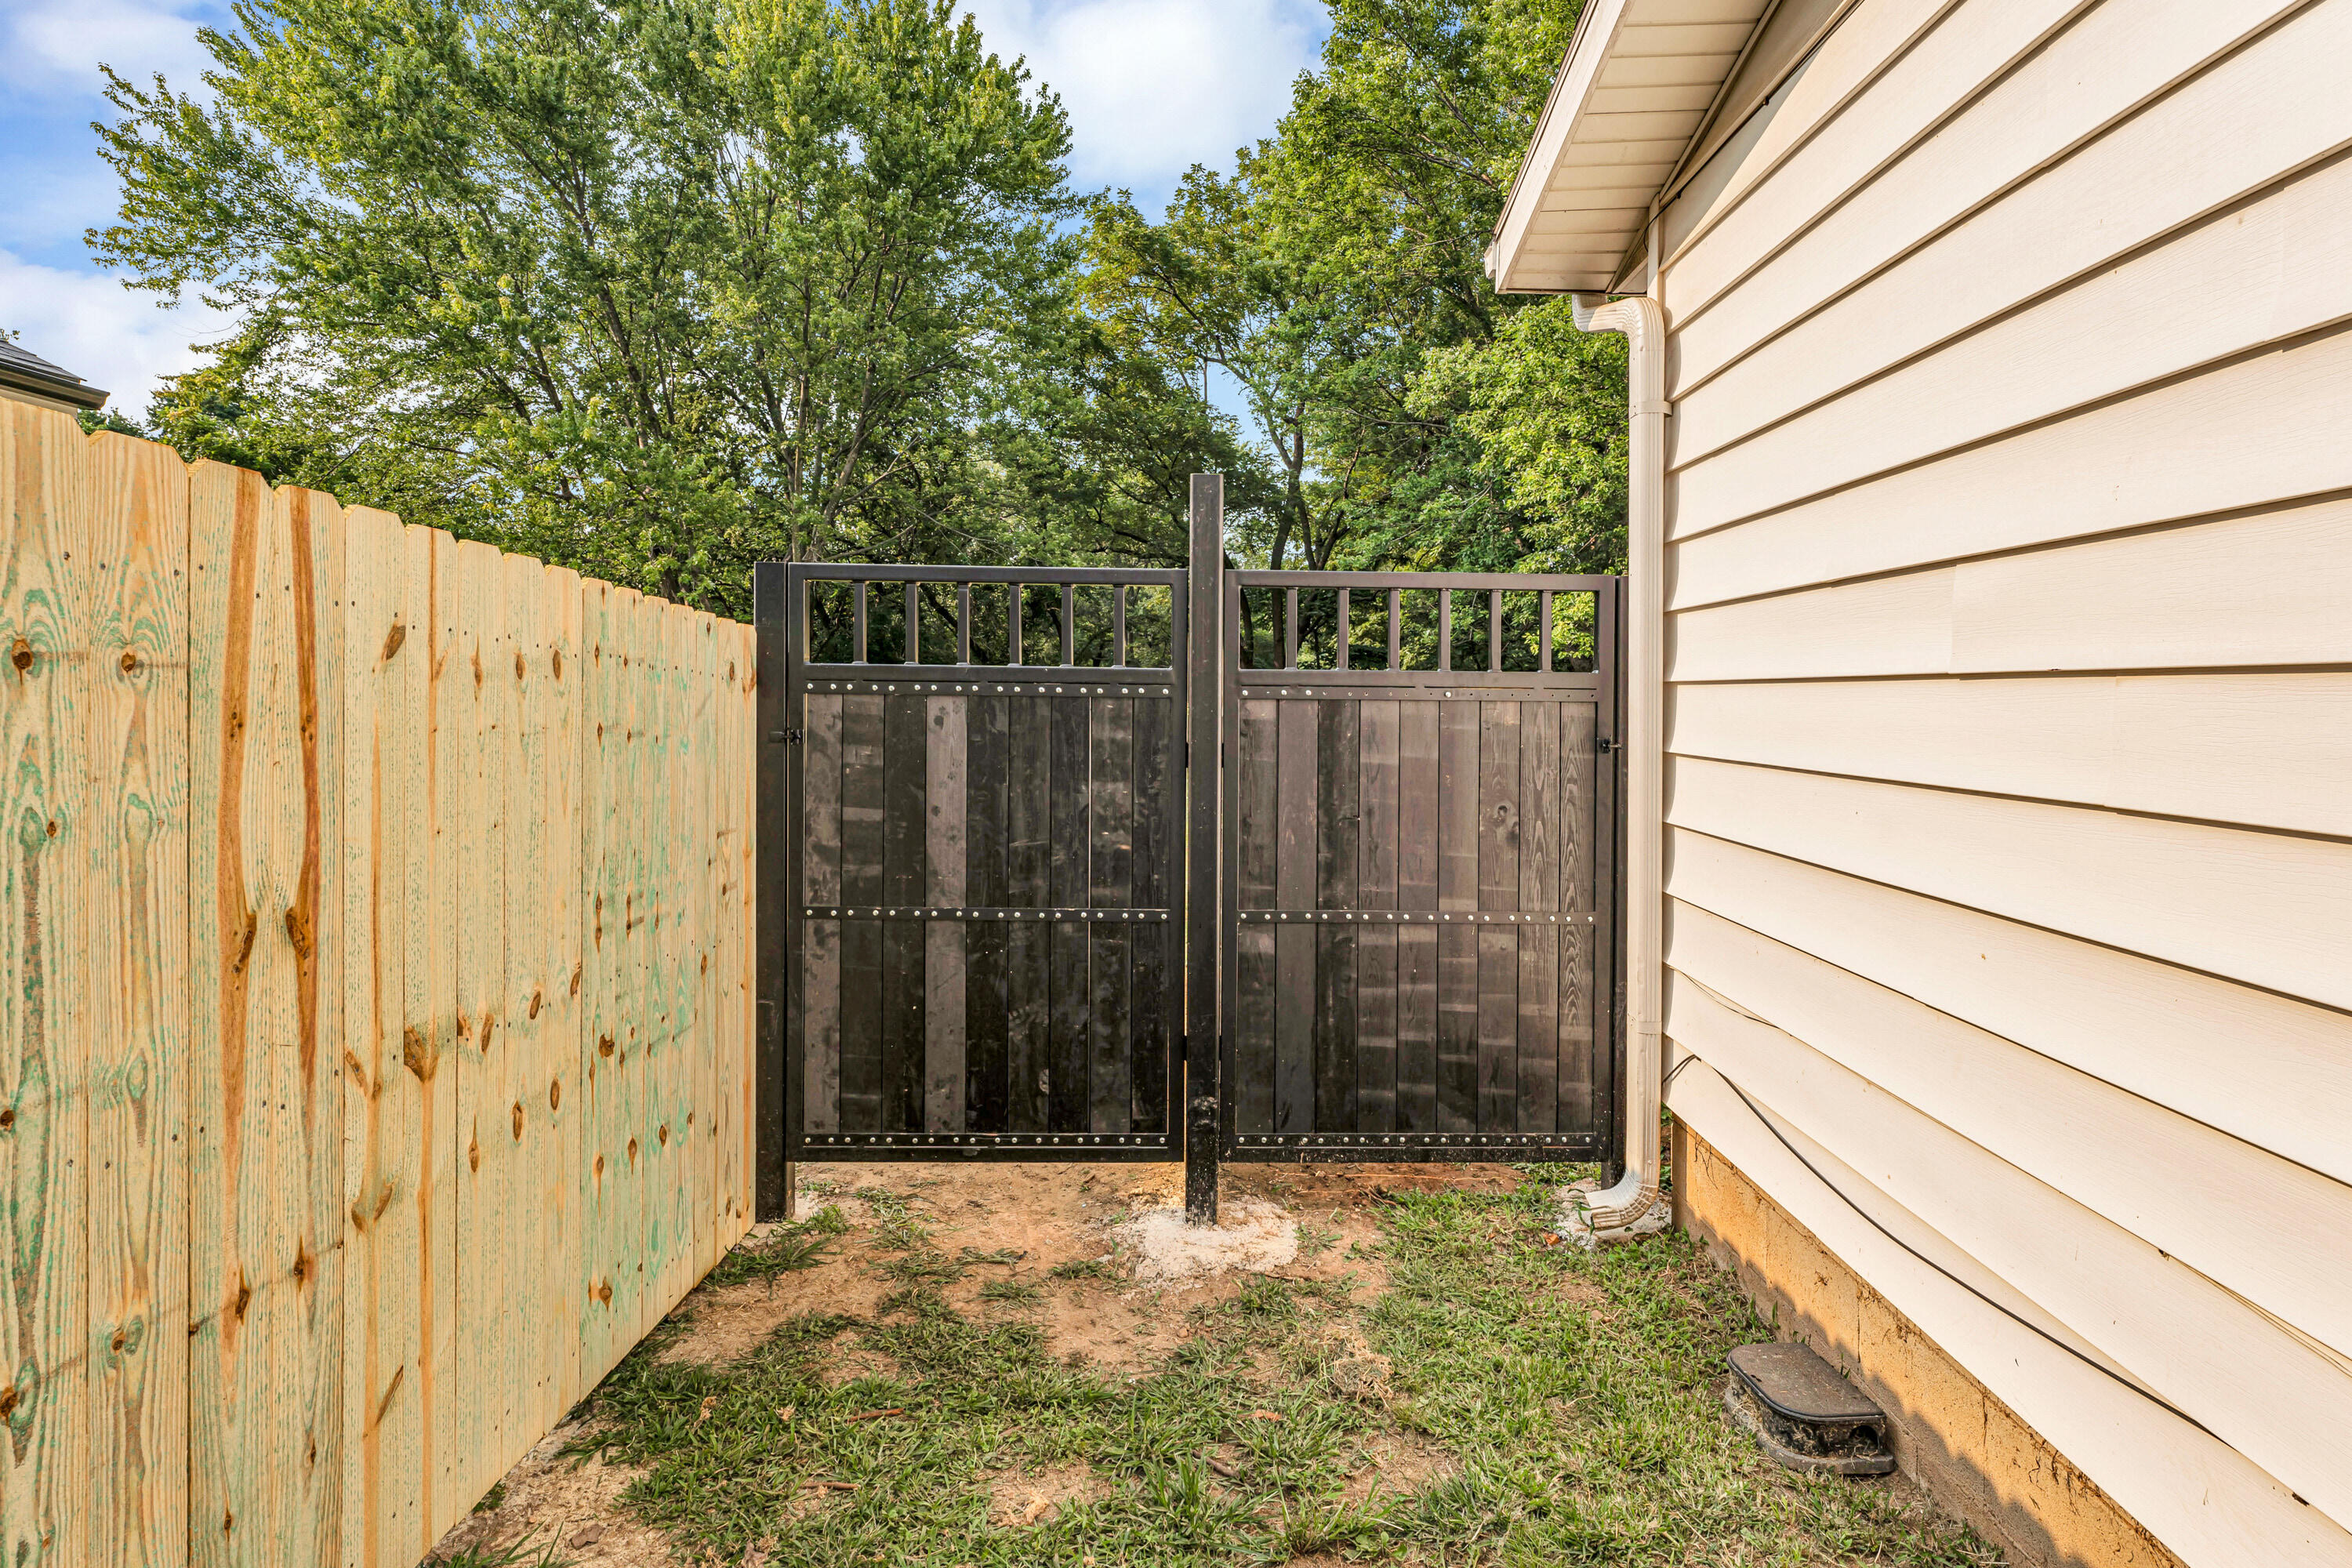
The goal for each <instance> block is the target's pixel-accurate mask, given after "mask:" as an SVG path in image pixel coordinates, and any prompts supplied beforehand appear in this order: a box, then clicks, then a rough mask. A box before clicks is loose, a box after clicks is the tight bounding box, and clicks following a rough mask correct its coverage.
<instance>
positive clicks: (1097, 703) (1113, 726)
mask: <svg viewBox="0 0 2352 1568" xmlns="http://www.w3.org/2000/svg"><path fill="white" fill-rule="evenodd" d="M1070 706H1072V707H1077V706H1079V704H1076V703H1072V704H1070ZM1084 706H1086V707H1087V708H1089V709H1091V710H1092V713H1091V715H1090V718H1091V729H1090V731H1089V734H1088V737H1087V741H1088V753H1089V754H1088V757H1087V767H1088V777H1087V818H1088V826H1089V827H1090V828H1091V830H1092V836H1093V849H1092V853H1091V854H1090V855H1089V857H1088V861H1087V898H1086V903H1087V907H1088V908H1090V909H1097V910H1119V909H1127V908H1129V907H1131V906H1132V905H1133V903H1134V901H1135V702H1134V700H1132V699H1130V698H1126V697H1097V698H1096V699H1094V700H1092V701H1091V702H1088V703H1087V704H1085V705H1084Z"/></svg>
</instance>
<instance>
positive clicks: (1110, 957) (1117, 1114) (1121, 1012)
mask: <svg viewBox="0 0 2352 1568" xmlns="http://www.w3.org/2000/svg"><path fill="white" fill-rule="evenodd" d="M1129 934H1130V933H1129V932H1128V931H1125V930H1122V929H1121V928H1119V927H1118V926H1097V927H1095V928H1094V930H1093V931H1092V932H1091V933H1090V940H1089V941H1088V942H1087V975H1088V983H1089V985H1090V987H1091V1003H1092V1005H1091V1006H1090V1007H1089V1009H1088V1012H1087V1058H1088V1060H1087V1130H1088V1131H1093V1132H1125V1131H1127V1130H1128V1122H1129V1120H1130V1118H1131V1115H1132V1109H1131V1107H1130V1106H1129V1094H1130V1093H1131V1092H1132V1084H1131V1082H1130V1079H1129V1072H1128V1063H1129V1056H1128V1052H1129V1038H1128V1022H1129V1018H1128V999H1129V974H1128V962H1129V948H1130V947H1131V945H1132V943H1131V942H1130V941H1129ZM1143 940H1146V941H1148V940H1150V939H1149V937H1146V938H1144V939H1143Z"/></svg>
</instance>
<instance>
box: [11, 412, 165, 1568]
mask: <svg viewBox="0 0 2352 1568" xmlns="http://www.w3.org/2000/svg"><path fill="white" fill-rule="evenodd" d="M88 461H89V478H90V486H89V496H90V500H91V507H90V511H89V518H90V525H91V526H90V530H89V535H88V537H87V538H86V539H85V540H84V542H82V544H81V546H79V547H78V548H77V549H76V551H75V555H76V558H77V560H78V561H79V563H81V565H82V570H81V571H80V572H79V573H78V574H77V576H78V577H79V580H80V584H81V587H82V592H81V593H80V594H79V595H77V597H78V599H79V601H80V602H81V604H83V605H85V606H86V609H85V611H84V612H83V616H82V617H81V618H82V622H83V624H84V625H85V626H87V627H88V628H89V636H88V637H87V638H86V640H85V645H84V646H85V647H87V649H88V657H87V658H85V659H83V660H82V661H81V662H80V665H79V681H78V682H77V688H78V689H77V693H76V700H77V703H78V705H79V708H80V719H81V727H82V735H83V742H82V746H81V756H80V765H81V767H82V769H83V774H84V777H85V779H86V780H87V793H86V795H85V800H86V803H87V804H86V805H85V807H84V811H85V826H86V831H85V832H83V833H82V834H81V836H80V837H81V849H82V857H81V860H80V864H79V868H78V869H77V871H76V873H75V874H76V875H77V876H78V877H79V878H80V879H82V881H83V886H84V887H85V888H86V889H88V891H89V899H90V902H89V905H88V906H87V912H88V915H89V919H88V920H87V921H86V923H85V925H84V928H83V936H82V941H81V943H80V946H81V951H82V952H83V953H84V954H85V956H86V962H87V963H88V964H89V976H90V977H91V979H92V980H93V981H94V982H97V983H96V984H92V985H91V986H90V987H89V992H88V1000H89V1037H90V1040H91V1044H92V1047H93V1050H94V1053H95V1057H96V1059H95V1060H94V1061H93V1062H92V1064H91V1068H92V1070H91V1079H90V1081H91V1089H92V1093H91V1100H90V1112H89V1117H90V1150H91V1154H92V1159H91V1162H90V1184H91V1187H90V1215H91V1225H90V1249H89V1313H90V1321H89V1331H88V1334H87V1338H86V1342H87V1343H88V1344H89V1345H90V1346H91V1347H92V1350H93V1352H94V1353H95V1355H96V1356H97V1371H96V1373H95V1374H94V1377H93V1381H92V1386H91V1397H92V1412H93V1414H92V1421H91V1430H90V1437H91V1442H90V1457H89V1464H90V1477H91V1481H92V1486H93V1497H92V1506H91V1509H90V1515H89V1554H90V1555H89V1560H90V1561H91V1562H92V1563H104V1564H154V1565H162V1564H169V1563H177V1562H179V1561H180V1560H181V1558H182V1554H183V1552H184V1550H185V1545H186V1531H187V1465H186V1458H185V1456H186V1444H187V1419H188V1407H187V1367H188V1334H187V1309H188V1302H187V1274H186V1269H185V1267H184V1258H185V1256H186V1248H187V1245H188V1235H187V1187H186V1176H185V1172H184V1168H183V1166H182V1163H181V1152H182V1149H183V1147H184V1139H185V1135H186V1113H187V1089H188V1083H187V1056H186V1044H187V1027H186V1018H185V1014H184V1008H183V1003H184V997H185V995H186V986H187V980H188V971H187V964H188V950H187V936H188V928H187V921H186V919H185V912H186V899H187V854H188V839H187V779H186V773H185V770H184V766H183V765H182V763H183V760H184V758H185V756H186V754H187V648H188V620H187V578H186V563H187V549H188V532H187V529H188V475H187V469H186V467H185V466H184V464H182V463H181V462H180V461H179V459H178V458H177V456H176V455H175V454H173V452H171V451H170V450H169V449H168V448H164V447H155V446H151V445H149V444H148V443H145V442H141V441H133V440H131V439H129V438H127V437H121V436H116V435H102V436H100V437H97V438H96V440H94V441H93V442H92V443H91V444H90V447H89V453H88ZM93 577H95V581H93ZM5 679H6V676H5V674H0V680H5ZM110 975H111V976H116V977H118V980H117V984H112V985H109V984H104V979H105V977H107V976H110Z"/></svg>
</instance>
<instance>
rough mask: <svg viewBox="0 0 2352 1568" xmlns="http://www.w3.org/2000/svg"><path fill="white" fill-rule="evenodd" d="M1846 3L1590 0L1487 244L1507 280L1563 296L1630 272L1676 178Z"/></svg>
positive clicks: (1490, 263)
mask: <svg viewBox="0 0 2352 1568" xmlns="http://www.w3.org/2000/svg"><path fill="white" fill-rule="evenodd" d="M1848 3H1850V0H1585V7H1584V13H1583V15H1582V16H1579V17H1578V18H1577V23H1576V35H1575V37H1573V38H1572V39H1570V43H1569V46H1568V58H1567V59H1566V61H1564V62H1563V63H1562V64H1561V66H1560V69H1559V76H1558V77H1557V78H1556V79H1554V80H1553V82H1552V89H1551V97H1550V99H1549V101H1547V102H1546V103H1545V105H1544V111H1543V118H1542V119H1541V120H1540V121H1538V122H1537V125H1536V133H1535V139H1534V142H1533V143H1532V144H1531V145H1530V146H1529V148H1528V156H1527V159H1526V161H1525V162H1524V163H1521V164H1520V167H1519V173H1518V177H1517V179H1516V180H1515V181H1513V182H1512V185H1511V195H1510V199H1509V200H1508V201H1507V203H1506V204H1505V205H1504V208H1503V216H1502V219H1501V221H1500V222H1498V223H1497V224H1496V226H1495V238H1494V243H1493V244H1491V245H1489V246H1488V247H1487V248H1486V273H1487V276H1489V277H1490V278H1492V279H1494V280H1495V286H1496V288H1497V289H1501V290H1502V291H1503V292H1505V293H1507V294H1551V293H1564V292H1567V291H1570V290H1577V291H1591V292H1600V291H1603V290H1607V289H1610V287H1611V286H1612V284H1618V283H1621V282H1623V281H1624V280H1625V277H1624V275H1625V274H1626V273H1627V272H1628V271H1629V270H1630V269H1631V268H1632V267H1633V263H1635V262H1636V261H1638V260H1640V259H1641V258H1642V253H1643V233H1644V231H1645V230H1646V229H1647V227H1648V226H1649V221H1650V215H1651V213H1652V212H1653V211H1654V210H1655V208H1656V207H1657V206H1658V205H1662V199H1663V198H1664V196H1666V195H1669V194H1670V187H1671V186H1672V184H1674V183H1675V182H1676V181H1678V180H1681V179H1684V178H1687V177H1688V175H1689V174H1691V173H1693V172H1695V171H1696V169H1697V168H1698V167H1699V166H1700V165H1701V164H1702V163H1704V162H1705V161H1706V154H1708V153H1712V152H1713V150H1714V149H1715V147H1717V146H1719V145H1720V144H1721V142H1722V141H1723V139H1724V138H1725V137H1727V136H1728V135H1729V134H1730V132H1732V131H1733V130H1735V129H1736V128H1737V127H1738V124H1739V122H1740V121H1741V120H1743V119H1745V118H1746V117H1747V115H1748V112H1749V111H1750V110H1753V109H1754V108H1755V107H1756V106H1757V105H1758V104H1759V103H1760V102H1762V101H1763V100H1764V98H1765V96H1766V95H1767V94H1768V93H1769V92H1770V90H1771V89H1772V88H1773V87H1774V86H1775V85H1776V84H1777V83H1778V81H1779V80H1780V79H1781V78H1782V77H1784V76H1786V75H1787V74H1788V72H1789V71H1790V69H1791V68H1794V67H1795V66H1796V65H1797V64H1798V63H1799V62H1800V61H1801V59H1802V58H1804V57H1805V55H1806V54H1808V53H1810V52H1811V47H1812V46H1813V44H1814V43H1816V42H1818V41H1819V40H1820V38H1821V37H1822V34H1823V33H1825V32H1827V31H1828V30H1829V27H1830V26H1832V25H1833V24H1834V23H1835V20H1836V18H1837V16H1839V15H1841V14H1843V11H1844V10H1845V8H1846V5H1847V4H1848ZM1694 154H1697V155H1696V156H1694Z"/></svg>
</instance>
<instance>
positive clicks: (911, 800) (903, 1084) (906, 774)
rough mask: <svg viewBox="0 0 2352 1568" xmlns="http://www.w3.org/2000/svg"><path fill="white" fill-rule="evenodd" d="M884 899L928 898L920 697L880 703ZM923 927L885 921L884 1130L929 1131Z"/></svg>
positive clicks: (925, 756)
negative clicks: (925, 1094)
mask: <svg viewBox="0 0 2352 1568" xmlns="http://www.w3.org/2000/svg"><path fill="white" fill-rule="evenodd" d="M882 703H883V706H882V733H883V753H882V757H883V761H882V901H883V903H884V904H886V905H890V904H920V903H922V902H923V901H924V900H926V899H927V898H929V891H930V889H929V875H928V861H929V852H928V847H927V844H926V837H927V836H926V834H925V831H924V829H925V816H926V810H927V807H928V806H929V786H928V782H927V781H928V773H929V765H930V762H929V736H928V733H927V728H928V727H927V725H926V723H925V717H926V716H925V712H924V701H923V699H921V698H920V697H916V696H911V695H894V696H890V697H886V698H884V699H883V700H882ZM923 949H924V942H923V927H922V924H921V923H920V922H919V921H885V922H884V924H883V931H882V965H883V970H882V985H883V998H882V1130H883V1131H886V1132H919V1131H922V1129H923V1056H924V1051H925V1048H926V1046H927V1043H928V1042H927V1040H926V1038H925V1031H924V1026H923V1025H924V1014H925V1012H926V1010H927V1009H926V1006H925V1002H926V998H925V995H924V991H923V984H924V974H923V965H924V952H923Z"/></svg>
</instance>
